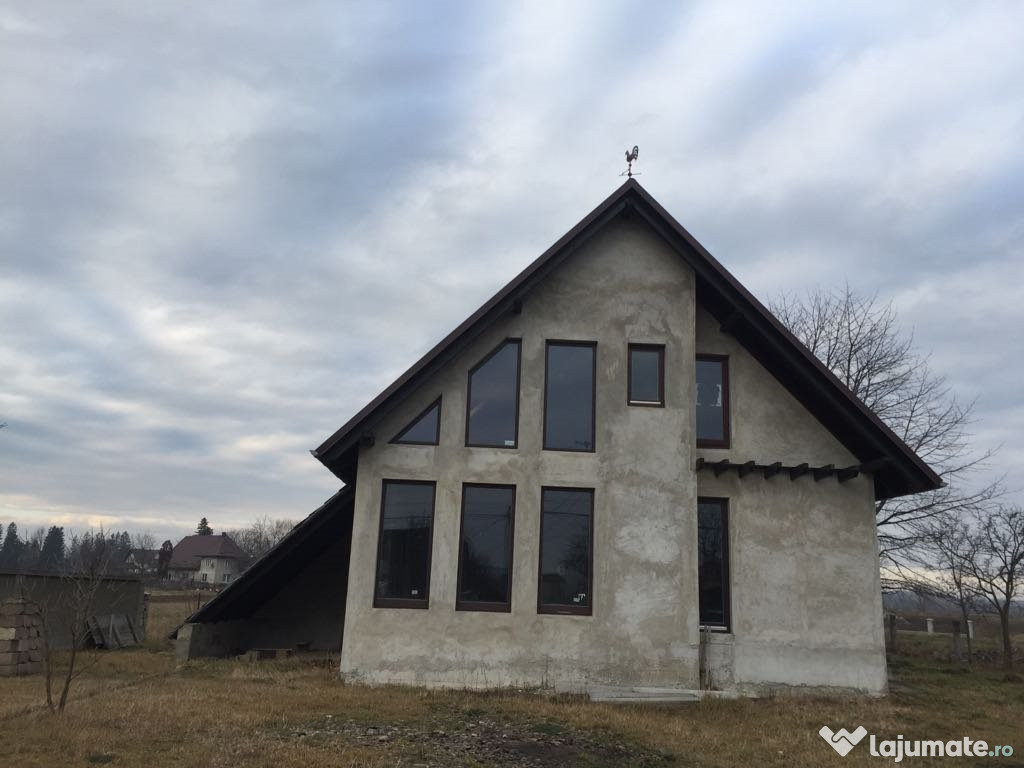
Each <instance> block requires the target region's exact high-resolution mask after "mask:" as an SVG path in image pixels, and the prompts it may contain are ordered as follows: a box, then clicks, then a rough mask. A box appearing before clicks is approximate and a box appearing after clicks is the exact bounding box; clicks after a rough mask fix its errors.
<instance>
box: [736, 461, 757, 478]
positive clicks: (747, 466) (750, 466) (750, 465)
mask: <svg viewBox="0 0 1024 768" xmlns="http://www.w3.org/2000/svg"><path fill="white" fill-rule="evenodd" d="M756 466H757V465H756V464H755V463H754V462H752V461H745V462H743V463H742V464H740V466H739V468H738V471H739V475H740V477H746V476H747V475H749V474H750V473H751V472H753V471H754V468H755V467H756Z"/></svg>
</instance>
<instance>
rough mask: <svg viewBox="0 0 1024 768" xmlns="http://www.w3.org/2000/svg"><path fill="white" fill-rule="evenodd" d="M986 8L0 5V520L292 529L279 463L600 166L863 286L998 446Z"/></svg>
mask: <svg viewBox="0 0 1024 768" xmlns="http://www.w3.org/2000/svg"><path fill="white" fill-rule="evenodd" d="M1022 22H1024V11H1022V10H1021V9H1020V7H1019V6H1018V5H1017V4H1014V3H1004V4H999V3H989V4H984V5H980V6H963V5H957V4H939V3H920V4H900V5H897V6H894V5H892V4H883V3H879V4H876V5H873V6H872V5H864V4H860V5H857V6H851V5H850V4H847V3H835V4H831V5H828V4H816V5H815V6H814V7H813V8H811V7H808V6H805V5H798V4H792V5H780V4H772V5H771V6H770V7H768V6H765V5H763V4H754V3H751V4H749V5H743V4H720V3H704V4H689V5H687V7H686V8H685V9H682V10H680V9H678V8H677V4H646V5H644V6H643V7H642V8H639V9H638V8H637V7H636V5H635V4H625V3H623V4H619V5H616V6H603V7H601V8H600V9H598V8H597V7H595V6H593V5H592V4H583V3H579V4H573V3H568V4H560V5H558V6H557V7H548V5H526V6H522V7H516V8H514V9H513V8H511V7H509V6H506V5H504V4H497V3H495V4H489V3H480V4H472V6H469V7H466V6H465V5H459V6H456V5H450V6H444V5H438V4H421V5H408V4H402V5H391V4H388V3H379V4H374V6H372V8H369V9H365V8H364V9H362V10H361V11H360V12H359V13H354V12H352V11H349V10H343V9H340V8H339V7H337V5H336V4H333V3H320V4H317V3H314V4H305V5H303V6H302V8H300V9H293V8H289V9H288V11H287V13H283V12H277V11H275V10H273V9H272V7H266V8H257V7H254V6H252V5H249V4H241V3H230V2H229V3H218V4H216V5H215V6H210V7H206V6H203V7H195V8H191V9H189V11H188V12H187V13H183V12H181V10H180V9H179V8H177V7H173V8H172V7H170V6H168V7H166V8H162V7H159V6H153V5H152V4H148V5H139V4H136V3H120V4H118V3H111V4H107V5H104V6H98V5H90V6H88V7H85V6H83V7H80V8H79V7H74V8H71V7H68V6H66V5H61V4H53V5H50V4H48V3H43V2H39V3H33V4H31V5H30V6H24V7H21V8H18V7H15V6H11V7H8V8H0V114H3V115H4V120H3V123H2V124H0V138H2V139H3V140H2V141H0V260H2V263H0V329H2V333H0V382H2V384H0V417H2V418H3V420H5V421H7V422H9V424H10V426H9V427H8V429H5V430H4V431H3V432H2V433H0V521H6V520H10V519H16V520H18V521H19V522H23V523H25V524H26V525H33V524H36V523H41V522H43V521H47V520H59V521H62V522H64V523H66V524H69V525H74V526H79V527H81V526H85V525H89V524H93V525H95V524H98V523H100V522H102V523H103V524H105V525H108V526H109V525H118V526H121V525H124V526H130V527H133V528H139V529H146V528H148V529H150V530H152V531H154V532H157V533H160V534H164V533H166V534H168V535H170V534H172V533H177V532H181V531H183V530H185V529H186V528H189V527H192V526H193V525H194V521H195V520H197V519H198V518H199V517H200V516H203V515H205V516H207V517H208V518H210V520H211V521H212V522H213V524H214V525H215V527H230V526H232V525H235V524H238V523H243V522H245V521H246V520H250V519H252V518H254V517H256V516H258V515H262V514H271V515H275V516H291V517H298V516H301V515H303V514H305V513H306V512H307V511H308V510H310V509H312V508H313V507H314V506H316V505H317V504H318V503H319V502H320V501H321V500H322V499H323V498H324V497H326V495H328V494H329V493H330V492H331V491H332V490H333V489H334V488H335V487H336V485H337V482H336V480H335V479H334V478H332V477H331V476H330V474H329V473H328V472H327V471H326V470H324V469H323V468H322V467H320V465H319V464H318V463H317V462H316V461H315V460H314V459H312V458H311V457H310V456H309V455H308V454H307V453H306V451H307V449H308V448H310V447H312V446H314V445H316V444H318V443H319V442H320V440H321V439H322V438H323V437H325V436H326V435H327V434H329V433H330V432H331V431H333V429H334V428H336V427H337V426H338V425H339V424H340V423H342V422H343V421H345V420H346V419H347V418H348V417H349V416H350V415H351V414H352V413H353V412H354V411H355V410H357V409H358V408H359V407H361V406H362V405H363V404H364V403H365V402H366V401H367V400H369V399H370V398H372V397H373V396H374V395H375V394H376V393H377V391H379V390H380V389H381V388H382V387H384V386H385V385H386V384H387V383H388V382H389V381H390V380H391V379H392V378H393V377H394V376H396V375H397V374H399V373H400V372H401V371H402V370H403V369H404V368H405V367H406V366H407V365H408V364H410V363H411V362H412V361H413V360H415V359H416V358H417V357H418V356H419V355H420V354H422V352H423V351H424V350H425V349H426V348H428V347H429V346H430V345H431V344H433V343H434V342H435V341H436V340H437V339H438V338H440V337H441V336H443V335H444V334H445V333H447V331H448V330H450V328H451V327H452V326H454V325H455V324H457V323H458V322H459V321H460V320H461V319H462V318H463V317H465V316H466V315H468V314H469V313H470V312H471V311H472V310H473V309H475V308H476V306H478V305H479V304H480V303H481V302H483V301H484V300H486V298H487V297H488V296H489V295H490V294H491V293H493V292H494V291H495V290H497V289H498V288H499V287H500V286H501V285H502V284H503V283H504V282H505V281H507V280H508V279H510V278H511V277H512V276H513V275H515V274H516V273H517V272H518V271H519V270H520V269H521V268H522V267H523V266H524V265H525V264H526V263H528V262H529V261H530V260H532V259H533V258H534V257H536V255H537V254H538V253H540V251H542V250H543V249H544V248H546V247H547V246H548V245H550V243H551V242H553V241H554V240H555V239H557V237H559V236H560V235H561V234H562V233H563V232H564V231H565V230H567V229H568V228H569V227H570V226H571V225H572V224H574V223H575V222H576V221H577V220H578V219H579V218H581V217H582V216H583V215H584V214H586V213H587V212H588V211H589V210H590V208H591V207H593V205H595V204H596V203H597V202H599V201H600V200H601V199H602V198H603V197H604V196H605V195H607V194H608V193H609V192H610V191H611V190H612V189H614V187H615V186H616V185H617V184H618V183H619V181H620V180H619V178H618V176H617V174H618V173H619V172H620V171H621V167H620V166H621V159H620V158H621V151H622V150H623V149H624V148H625V147H626V146H631V145H632V144H634V143H638V144H640V146H641V162H640V164H639V169H640V170H641V171H642V172H643V174H644V175H643V176H641V177H640V181H642V182H643V183H644V184H645V186H647V188H648V189H649V190H650V191H651V192H652V193H653V194H654V195H655V196H656V197H658V198H659V200H661V202H662V203H663V204H664V205H665V206H666V207H667V208H668V209H669V210H670V211H671V212H672V213H673V214H674V215H676V216H677V218H679V219H680V221H682V223H683V224H684V225H685V226H687V227H688V228H689V229H690V230H691V231H692V232H693V233H694V234H695V235H696V236H697V237H698V238H699V239H700V240H701V241H702V242H704V244H705V245H706V246H708V247H709V249H710V250H711V251H712V252H713V253H715V254H716V256H717V257H718V258H719V259H720V260H721V261H723V263H725V264H726V266H728V267H729V268H730V269H732V270H733V271H734V272H735V273H736V274H737V276H738V277H740V279H742V280H743V281H745V282H746V283H747V284H748V286H749V287H750V288H751V289H752V290H753V291H754V292H755V293H757V294H758V295H759V296H761V297H762V298H766V297H769V296H771V295H773V294H775V293H777V292H778V291H780V290H796V291H800V290H804V289H806V288H810V287H816V286H824V287H827V286H837V285H841V284H843V283H844V282H846V281H849V282H850V283H851V284H852V285H853V286H854V287H856V288H857V289H859V290H862V291H865V292H877V293H878V294H879V296H880V297H881V298H883V299H888V298H892V299H893V300H894V301H895V302H896V305H897V307H898V309H899V310H900V312H901V315H902V317H903V319H904V321H905V322H906V323H907V325H908V327H912V328H913V330H914V332H915V335H916V338H917V340H918V342H919V344H920V345H921V347H922V348H923V349H926V350H931V351H932V352H933V357H932V360H933V363H934V365H935V367H936V368H937V369H939V370H940V371H942V372H944V373H945V374H946V375H948V376H949V378H950V381H951V382H952V383H953V385H954V386H955V388H956V389H957V391H958V392H959V393H961V394H962V396H963V397H964V398H966V399H971V398H975V397H977V398H978V406H977V423H976V425H975V428H976V434H977V442H978V444H979V447H991V446H995V445H998V444H1002V445H1003V449H1002V452H1001V453H1000V455H999V458H998V460H997V461H996V462H994V463H993V466H992V468H991V471H992V472H1000V471H1012V470H1013V469H1015V468H1016V467H1017V466H1019V465H1020V463H1021V460H1022V459H1024V441H1022V439H1021V438H1020V437H1019V435H1020V434H1022V433H1024V408H1022V407H1021V405H1020V400H1019V394H1018V391H1019V387H1018V384H1017V381H1018V380H1019V378H1020V375H1021V373H1022V370H1021V367H1020V365H1019V364H1018V362H1017V361H1018V359H1019V358H1020V357H1021V355H1020V354H1019V353H1020V351H1021V342H1020V341H1019V337H1018V331H1017V329H1019V328H1020V327H1022V325H1024V323H1022V321H1024V308H1022V307H1021V302H1020V301H1019V288H1018V286H1019V285H1021V282H1022V278H1024V275H1022V265H1024V212H1022V210H1021V208H1020V200H1021V199H1024V182H1022V179H1024V174H1022V170H1024V150H1022V149H1021V146H1020V141H1019V137H1020V135H1021V132H1022V128H1024V98H1022V97H1021V95H1020V93H1021V92H1020V88H1019V83H1018V78H1019V73H1020V72H1021V71H1024V46H1022V45H1020V42H1021V41H1020V33H1019V30H1020V29H1021V28H1024V24H1022Z"/></svg>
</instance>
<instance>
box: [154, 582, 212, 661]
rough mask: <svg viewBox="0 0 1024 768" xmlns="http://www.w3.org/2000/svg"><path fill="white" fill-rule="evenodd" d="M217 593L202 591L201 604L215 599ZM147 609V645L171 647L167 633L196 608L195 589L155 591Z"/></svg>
mask: <svg viewBox="0 0 1024 768" xmlns="http://www.w3.org/2000/svg"><path fill="white" fill-rule="evenodd" d="M214 594H215V593H212V592H203V593H200V596H199V602H200V605H205V604H206V603H208V602H209V601H210V600H212V599H213V597H214ZM150 595H151V598H152V599H151V600H150V601H149V606H148V609H147V611H146V645H147V646H149V647H150V648H169V647H170V643H169V641H168V640H167V635H168V634H170V633H171V631H172V630H174V629H176V628H177V627H178V626H179V625H180V624H181V623H182V622H183V621H185V619H186V618H188V616H189V615H191V614H192V613H193V612H194V611H195V610H196V593H195V592H193V591H171V590H168V591H163V592H161V591H154V592H151V593H150Z"/></svg>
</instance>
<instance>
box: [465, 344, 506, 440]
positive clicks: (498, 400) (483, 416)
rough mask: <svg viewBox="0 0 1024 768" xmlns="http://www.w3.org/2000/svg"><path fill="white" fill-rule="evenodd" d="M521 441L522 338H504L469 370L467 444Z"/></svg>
mask: <svg viewBox="0 0 1024 768" xmlns="http://www.w3.org/2000/svg"><path fill="white" fill-rule="evenodd" d="M518 441H519V340H518V339H509V340H508V341H503V342H502V343H501V344H500V345H499V346H498V348H497V349H495V350H494V351H493V352H491V353H490V354H489V355H488V356H487V357H485V358H484V359H483V360H481V361H480V362H479V363H477V365H476V366H475V367H474V368H473V369H472V370H471V371H470V372H469V391H468V393H467V397H466V445H474V446H485V447H492V448H515V447H516V445H517V444H518Z"/></svg>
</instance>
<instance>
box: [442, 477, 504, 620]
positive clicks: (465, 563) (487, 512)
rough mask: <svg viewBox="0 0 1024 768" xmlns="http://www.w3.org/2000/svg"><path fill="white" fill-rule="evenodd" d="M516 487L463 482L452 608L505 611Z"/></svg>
mask: <svg viewBox="0 0 1024 768" xmlns="http://www.w3.org/2000/svg"><path fill="white" fill-rule="evenodd" d="M515 514H516V487H515V486H514V485H487V484H482V483H463V485H462V522H461V525H460V532H459V576H458V594H457V595H456V599H455V609H456V610H458V611H509V610H511V606H512V536H513V532H514V528H515Z"/></svg>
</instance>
